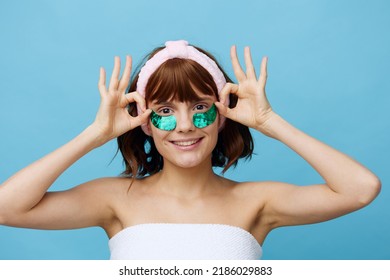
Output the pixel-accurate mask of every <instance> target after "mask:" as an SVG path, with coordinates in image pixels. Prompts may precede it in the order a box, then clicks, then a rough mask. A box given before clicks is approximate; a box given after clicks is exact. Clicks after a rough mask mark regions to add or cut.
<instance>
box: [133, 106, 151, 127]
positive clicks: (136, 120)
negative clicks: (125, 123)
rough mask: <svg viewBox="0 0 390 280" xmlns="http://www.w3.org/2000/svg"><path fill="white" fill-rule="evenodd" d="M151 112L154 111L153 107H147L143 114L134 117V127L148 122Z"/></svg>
mask: <svg viewBox="0 0 390 280" xmlns="http://www.w3.org/2000/svg"><path fill="white" fill-rule="evenodd" d="M151 113H152V109H147V110H146V111H145V112H143V113H142V114H141V115H139V116H137V117H133V120H132V125H133V128H135V127H137V126H140V125H142V124H144V123H147V122H148V121H149V117H150V114H151Z"/></svg>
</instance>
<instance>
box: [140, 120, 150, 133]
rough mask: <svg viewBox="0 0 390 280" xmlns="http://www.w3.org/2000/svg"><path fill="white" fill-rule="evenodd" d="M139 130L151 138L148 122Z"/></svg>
mask: <svg viewBox="0 0 390 280" xmlns="http://www.w3.org/2000/svg"><path fill="white" fill-rule="evenodd" d="M141 128H142V130H143V132H144V133H145V134H146V135H148V136H152V129H151V128H150V122H148V123H145V124H143V125H141Z"/></svg>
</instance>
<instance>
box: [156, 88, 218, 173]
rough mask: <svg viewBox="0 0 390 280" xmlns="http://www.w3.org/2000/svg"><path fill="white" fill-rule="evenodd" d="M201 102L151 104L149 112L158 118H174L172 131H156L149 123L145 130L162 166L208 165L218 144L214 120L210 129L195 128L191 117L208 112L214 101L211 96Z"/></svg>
mask: <svg viewBox="0 0 390 280" xmlns="http://www.w3.org/2000/svg"><path fill="white" fill-rule="evenodd" d="M203 97H204V98H202V100H201V101H194V102H179V101H169V102H164V103H157V102H151V103H150V104H149V108H151V109H152V110H153V111H154V112H156V113H157V114H158V115H159V116H163V117H164V116H172V115H173V116H174V117H175V118H176V127H175V128H174V129H173V130H171V131H167V130H163V129H160V128H157V127H156V126H155V125H153V124H152V123H151V121H149V128H150V131H151V135H152V137H153V140H154V143H155V145H156V148H157V150H158V152H159V153H160V154H161V156H162V157H163V158H164V165H166V164H168V163H171V164H173V165H176V166H179V167H182V168H190V167H195V166H198V165H200V164H203V163H206V162H207V161H208V162H209V164H210V166H211V153H212V151H213V150H214V148H215V146H216V144H217V140H218V118H216V119H215V121H214V122H213V123H211V124H210V125H208V126H206V127H203V128H198V127H196V126H195V125H194V123H193V115H194V114H197V113H204V112H206V111H208V110H209V109H210V108H211V106H212V105H213V104H214V102H215V101H216V98H215V97H214V96H209V95H203Z"/></svg>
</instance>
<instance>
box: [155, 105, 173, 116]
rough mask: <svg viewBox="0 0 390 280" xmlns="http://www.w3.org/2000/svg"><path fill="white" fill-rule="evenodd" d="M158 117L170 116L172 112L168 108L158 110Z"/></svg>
mask: <svg viewBox="0 0 390 280" xmlns="http://www.w3.org/2000/svg"><path fill="white" fill-rule="evenodd" d="M157 113H158V114H159V115H170V114H172V110H171V109H170V108H167V107H164V108H161V109H160V110H158V112H157Z"/></svg>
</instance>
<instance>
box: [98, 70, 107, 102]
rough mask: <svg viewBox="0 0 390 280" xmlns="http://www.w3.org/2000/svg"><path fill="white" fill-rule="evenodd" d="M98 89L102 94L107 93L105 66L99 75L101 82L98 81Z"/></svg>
mask: <svg viewBox="0 0 390 280" xmlns="http://www.w3.org/2000/svg"><path fill="white" fill-rule="evenodd" d="M98 89H99V92H100V95H101V96H102V95H103V94H106V92H107V89H106V71H105V70H104V68H103V67H100V76H99V82H98Z"/></svg>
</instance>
